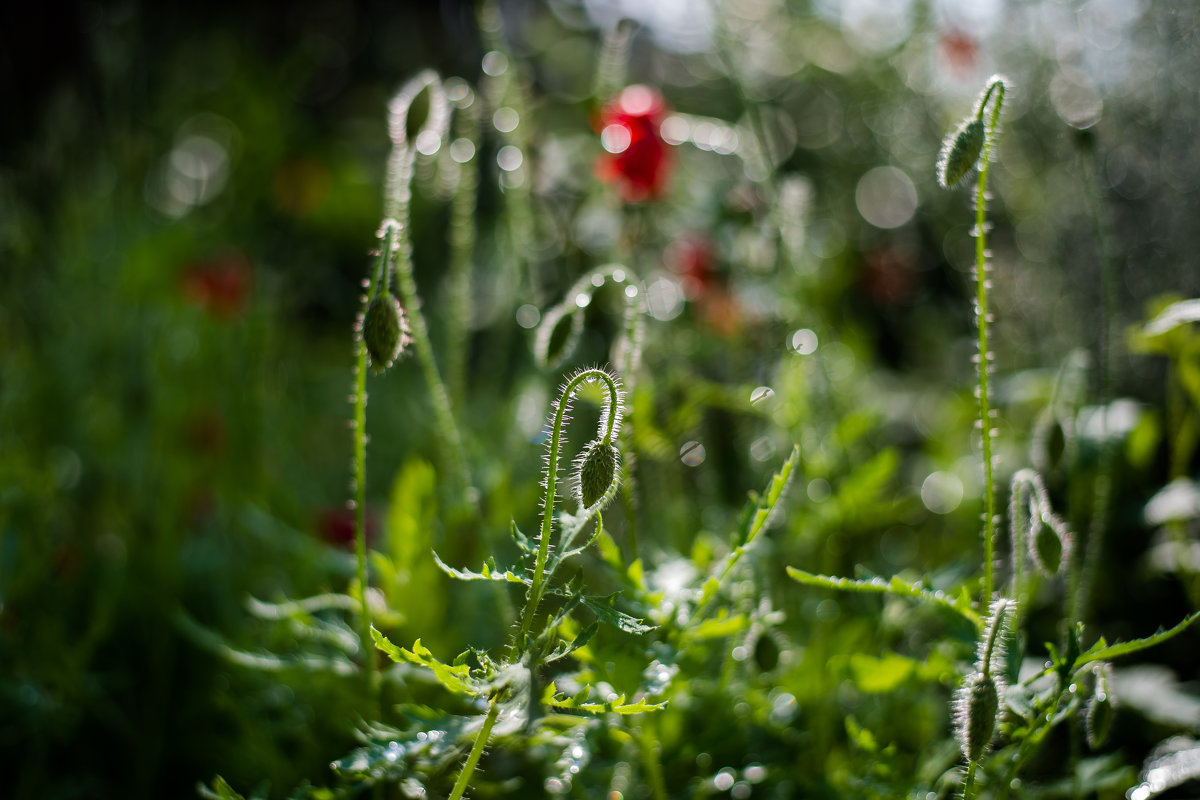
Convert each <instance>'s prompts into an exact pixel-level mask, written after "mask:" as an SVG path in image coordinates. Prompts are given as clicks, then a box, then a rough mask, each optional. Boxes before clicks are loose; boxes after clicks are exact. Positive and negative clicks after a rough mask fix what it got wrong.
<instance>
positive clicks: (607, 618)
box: [582, 594, 658, 633]
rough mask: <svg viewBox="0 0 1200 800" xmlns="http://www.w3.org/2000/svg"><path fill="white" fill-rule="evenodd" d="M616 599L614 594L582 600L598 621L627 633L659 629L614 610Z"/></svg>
mask: <svg viewBox="0 0 1200 800" xmlns="http://www.w3.org/2000/svg"><path fill="white" fill-rule="evenodd" d="M615 598H616V595H615V594H612V595H609V596H608V597H584V598H582V600H583V604H584V605H585V606H587V607H588V609H589V610H590V611H591V612H592V613H593V614H595V615H596V618H597V619H598V620H600V621H601V622H603V623H606V624H608V625H612V626H614V627H617V628H620V629H621V630H623V631H625V632H626V633H648V632H650V631H652V630H654V629H655V628H656V627H658V626H656V625H647V624H646V623H645V621H643V620H640V619H638V618H637V617H633V616H630V615H629V614H626V613H625V612H624V611H618V610H617V609H615V608H613V606H612V602H613V600H614V599H615Z"/></svg>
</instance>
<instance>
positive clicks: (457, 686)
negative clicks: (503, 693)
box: [371, 627, 482, 697]
mask: <svg viewBox="0 0 1200 800" xmlns="http://www.w3.org/2000/svg"><path fill="white" fill-rule="evenodd" d="M371 638H372V639H374V640H375V646H376V647H377V648H379V649H380V650H381V651H383V653H384V654H386V655H387V657H388V658H390V659H391V660H392V661H395V662H397V663H405V662H407V663H410V664H419V665H420V666H422V667H425V668H427V669H428V670H429V671H430V672H432V673H433V675H434V677H435V678H437V680H438V683H440V684H442V686H444V687H446V688H447V689H449V690H450V691H451V692H454V693H455V694H461V695H467V696H472V697H474V696H477V695H479V694H480V693H481V691H482V690H481V688H480V687H478V686H476V685H475V684H474V682H473V681H472V680H471V675H470V673H471V670H470V668H469V667H468V666H467V665H466V664H458V665H457V666H451V665H450V664H443V663H442V662H441V661H438V660H437V658H435V657H434V655H433V653H431V652H429V649H428V648H426V647H425V646H424V645H422V644H421V640H420V639H417V640H416V641H415V642H413V646H412V650H405V649H404V648H403V647H400V646H398V645H396V644H393V643H392V642H391V641H390V640H389V639H388V638H387V637H386V636H384V635H383V634H382V633H380V632H379V630H378V629H377V628H375V627H372V628H371Z"/></svg>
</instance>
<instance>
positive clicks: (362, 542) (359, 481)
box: [352, 220, 397, 696]
mask: <svg viewBox="0 0 1200 800" xmlns="http://www.w3.org/2000/svg"><path fill="white" fill-rule="evenodd" d="M396 230H397V228H396V226H395V225H393V224H391V221H390V220H389V221H388V222H387V223H385V224H384V226H383V230H382V231H381V236H382V238H383V246H382V247H381V249H380V251H379V258H378V261H377V262H376V263H377V266H376V269H375V270H374V275H373V276H372V278H371V284H370V286H369V287H368V288H367V291H366V292H365V293H364V294H363V310H362V312H361V313H360V315H359V321H358V323H357V325H358V326H359V329H358V330H357V331H356V335H355V341H354V420H353V427H352V429H353V432H354V500H353V501H352V503H353V506H354V558H355V562H356V568H357V576H358V587H359V593H360V594H361V602H360V605H359V634H358V635H359V647H360V648H361V649H362V657H363V674H364V675H365V676H366V681H367V693H368V696H370V695H371V694H372V693H373V692H374V687H375V685H376V675H375V672H376V669H377V667H376V664H377V661H376V659H375V658H374V654H375V645H374V643H373V642H372V640H371V609H370V606H369V605H368V600H367V594H368V593H367V524H366V508H367V345H366V342H365V341H364V340H363V337H362V330H361V325H362V318H363V316H364V315H365V314H366V310H367V305H368V304H369V303H370V301H371V298H373V297H375V296H376V294H378V293H379V292H382V291H387V283H388V279H387V276H388V262H389V261H390V260H391V257H392V248H393V247H394V245H395V236H396Z"/></svg>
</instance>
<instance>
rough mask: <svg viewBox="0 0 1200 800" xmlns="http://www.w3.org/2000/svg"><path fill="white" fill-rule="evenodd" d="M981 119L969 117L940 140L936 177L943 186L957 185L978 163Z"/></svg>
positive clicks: (981, 131)
mask: <svg viewBox="0 0 1200 800" xmlns="http://www.w3.org/2000/svg"><path fill="white" fill-rule="evenodd" d="M983 141H984V129H983V120H981V119H970V120H967V121H966V122H964V123H963V124H961V125H959V126H958V128H957V129H956V130H954V131H953V132H952V133H950V134H949V135H948V136H947V137H946V138H945V140H944V141H943V142H942V152H941V154H940V155H939V156H938V163H937V178H938V183H939V184H941V185H942V187H943V188H946V189H950V188H952V187H954V186H957V185H958V184H959V183H960V182H961V181H962V179H963V178H965V177H967V174H968V173H970V171H971V170H973V169H974V168H975V165H976V164H978V163H979V156H980V155H981V154H982V153H983Z"/></svg>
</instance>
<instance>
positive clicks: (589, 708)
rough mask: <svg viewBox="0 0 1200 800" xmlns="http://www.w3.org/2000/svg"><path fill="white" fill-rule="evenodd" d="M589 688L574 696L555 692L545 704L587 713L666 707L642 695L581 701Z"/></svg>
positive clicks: (610, 712) (624, 711)
mask: <svg viewBox="0 0 1200 800" xmlns="http://www.w3.org/2000/svg"><path fill="white" fill-rule="evenodd" d="M589 689H590V687H584V689H583V691H581V692H579V693H578V694H576V695H575V696H574V697H567V696H566V695H565V694H555V695H553V696H552V697H551V698H550V700H549V701H548V702H547V703H546V704H547V705H549V706H551V707H553V708H560V709H566V708H573V709H576V710H578V711H586V712H587V713H589V714H645V713H647V712H650V711H661V710H662V709H664V708H666V707H667V702H666V701H665V700H664V701H663V702H661V703H651V702H649V701H648V700H647V699H646V698H644V697H643V698H642V699H640V700H637V701H636V702H632V703H626V702H625V695H623V694H620V695H617V696H616V697H615V698H613V699H612V700H610V701H608V702H606V703H587V702H583V698H584V697H586V696H587V693H588V691H589Z"/></svg>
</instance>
